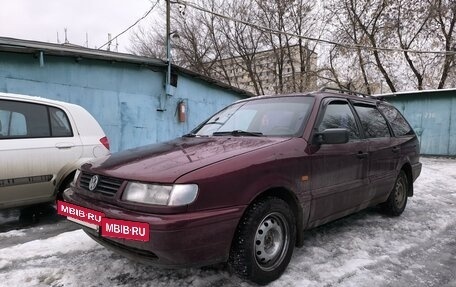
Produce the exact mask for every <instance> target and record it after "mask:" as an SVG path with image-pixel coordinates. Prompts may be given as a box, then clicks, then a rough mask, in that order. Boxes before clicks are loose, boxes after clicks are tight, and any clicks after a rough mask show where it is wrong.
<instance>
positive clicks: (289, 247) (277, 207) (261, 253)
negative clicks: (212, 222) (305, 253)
mask: <svg viewBox="0 0 456 287" xmlns="http://www.w3.org/2000/svg"><path fill="white" fill-rule="evenodd" d="M295 242H296V224H295V218H294V215H293V213H292V211H291V209H290V206H289V205H288V204H287V203H286V202H285V201H283V200H282V199H279V198H275V197H267V198H265V199H263V200H260V201H258V202H255V203H253V204H252V205H251V206H250V207H249V208H248V210H247V211H246V213H245V214H244V216H243V217H242V219H241V221H240V223H239V225H238V228H237V230H236V233H235V236H234V239H233V243H232V246H231V251H230V256H229V260H228V264H229V266H230V268H231V270H233V271H234V272H235V273H236V274H237V275H238V276H239V277H241V278H244V279H247V280H250V281H252V282H254V283H257V284H260V285H265V284H268V283H269V282H271V281H274V280H275V279H277V278H279V277H280V276H281V275H282V273H283V272H284V271H285V269H286V267H287V265H288V263H289V262H290V259H291V255H292V253H293V248H294V245H295Z"/></svg>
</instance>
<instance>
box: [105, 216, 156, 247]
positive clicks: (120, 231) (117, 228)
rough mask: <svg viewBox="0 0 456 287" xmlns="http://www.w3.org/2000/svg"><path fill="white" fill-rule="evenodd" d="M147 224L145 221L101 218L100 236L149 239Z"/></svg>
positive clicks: (139, 239)
mask: <svg viewBox="0 0 456 287" xmlns="http://www.w3.org/2000/svg"><path fill="white" fill-rule="evenodd" d="M149 234H150V233H149V224H148V223H145V222H136V221H127V220H119V219H112V218H103V219H102V225H101V236H104V237H114V238H123V239H130V240H138V241H145V242H147V241H149Z"/></svg>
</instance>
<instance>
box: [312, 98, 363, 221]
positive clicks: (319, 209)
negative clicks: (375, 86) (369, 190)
mask: <svg viewBox="0 0 456 287" xmlns="http://www.w3.org/2000/svg"><path fill="white" fill-rule="evenodd" d="M319 118H320V120H319V121H318V123H317V125H316V127H315V130H316V131H317V132H321V131H324V130H325V129H330V128H345V129H347V130H348V131H349V134H350V139H349V142H348V143H344V144H322V145H321V146H320V147H319V148H318V150H317V151H316V152H314V153H313V154H312V155H311V162H312V172H311V192H312V204H311V214H310V219H309V220H310V226H315V225H320V224H322V223H325V222H328V221H330V220H332V219H335V218H337V217H341V216H343V215H345V214H348V213H350V212H351V211H353V210H354V209H356V208H358V207H359V205H360V204H361V203H362V202H364V200H365V196H366V195H365V189H366V187H367V174H366V171H367V164H368V160H369V159H368V144H367V142H366V141H365V140H364V139H362V137H361V134H360V132H359V128H358V122H357V120H356V119H355V117H354V114H353V111H352V108H351V106H350V104H349V103H348V102H347V101H346V100H343V99H333V100H328V101H327V102H325V106H324V108H323V109H322V114H321V115H320V116H319Z"/></svg>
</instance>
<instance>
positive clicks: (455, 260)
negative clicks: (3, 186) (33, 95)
mask: <svg viewBox="0 0 456 287" xmlns="http://www.w3.org/2000/svg"><path fill="white" fill-rule="evenodd" d="M422 162H423V171H422V174H421V176H420V178H419V179H418V180H417V181H416V183H415V196H414V197H412V198H409V201H408V205H407V208H406V210H405V212H404V213H403V215H402V216H400V217H398V218H390V217H387V216H384V215H382V214H380V213H379V212H378V210H377V208H371V209H368V210H366V211H362V212H360V213H357V214H355V215H352V216H349V217H346V218H344V219H341V220H338V221H336V222H333V223H330V224H326V225H324V226H322V227H318V228H316V229H313V230H310V231H307V232H306V240H305V245H304V247H302V248H298V249H295V252H294V255H293V257H292V260H291V262H290V265H289V266H288V269H287V270H286V271H285V273H284V274H283V275H282V277H281V278H280V279H278V280H276V281H275V282H273V283H272V284H270V285H271V286H277V287H281V286H325V287H330V286H369V287H372V286H447V287H456V160H451V159H433V158H423V159H422ZM0 219H1V218H0ZM58 224H59V223H58ZM61 224H63V223H61ZM65 224H67V223H66V222H65ZM49 226H51V225H49ZM71 226H74V225H71ZM52 228H54V229H52ZM61 228H62V227H60V229H55V227H40V228H28V229H21V230H10V231H7V232H3V233H0V278H2V279H1V280H0V286H195V287H196V286H250V284H249V283H247V282H243V281H242V280H240V279H239V278H237V277H236V276H235V275H232V274H230V273H229V271H228V269H227V268H226V266H225V265H218V266H213V267H206V268H201V269H179V270H164V269H158V268H154V267H150V266H145V265H141V264H139V263H135V262H132V261H129V260H127V259H125V258H123V257H121V256H119V255H116V254H114V253H112V252H110V251H109V250H107V249H105V248H104V247H102V246H100V245H98V244H96V243H95V242H94V241H92V240H91V239H90V238H89V237H88V236H86V235H85V234H84V232H83V231H81V230H75V231H61ZM47 229H52V230H54V231H53V232H57V231H58V232H61V233H60V234H57V233H56V234H57V235H55V236H51V237H47V236H45V235H42V236H37V234H39V233H38V232H42V233H46V230H47ZM31 233H33V234H35V235H34V236H31V237H32V238H34V239H35V240H31V241H26V240H24V239H27V236H28V235H29V234H31ZM36 238H38V239H36Z"/></svg>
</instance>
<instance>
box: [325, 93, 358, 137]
mask: <svg viewBox="0 0 456 287" xmlns="http://www.w3.org/2000/svg"><path fill="white" fill-rule="evenodd" d="M334 128H344V129H347V130H348V132H349V138H350V139H359V131H358V126H357V125H356V121H355V117H354V116H353V112H352V111H351V109H350V106H349V105H348V102H344V101H333V102H331V103H329V104H328V105H327V106H326V110H325V114H324V116H323V119H322V121H321V123H320V124H319V126H318V131H319V132H322V131H324V130H326V129H334Z"/></svg>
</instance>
